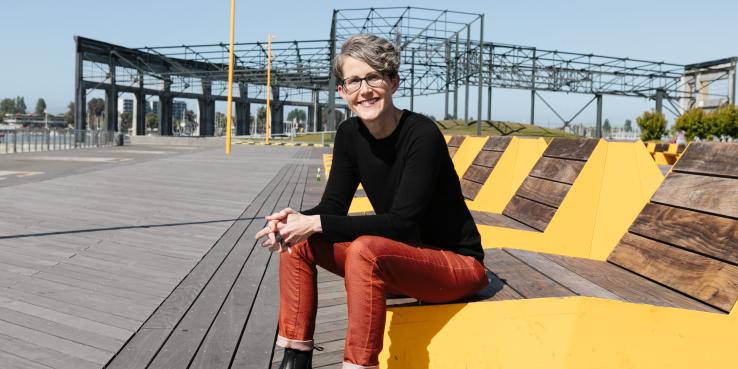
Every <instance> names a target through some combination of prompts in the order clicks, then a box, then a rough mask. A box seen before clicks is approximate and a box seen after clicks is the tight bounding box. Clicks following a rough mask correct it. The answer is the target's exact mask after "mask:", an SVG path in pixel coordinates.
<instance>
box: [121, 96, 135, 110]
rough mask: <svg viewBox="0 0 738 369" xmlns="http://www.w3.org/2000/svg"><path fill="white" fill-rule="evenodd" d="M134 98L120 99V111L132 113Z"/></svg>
mask: <svg viewBox="0 0 738 369" xmlns="http://www.w3.org/2000/svg"><path fill="white" fill-rule="evenodd" d="M134 109H135V108H134V105H133V99H124V98H119V99H118V113H131V114H133V111H134Z"/></svg>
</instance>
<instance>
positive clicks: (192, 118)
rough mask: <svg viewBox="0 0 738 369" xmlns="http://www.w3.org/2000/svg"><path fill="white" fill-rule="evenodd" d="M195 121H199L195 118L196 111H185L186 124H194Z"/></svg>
mask: <svg viewBox="0 0 738 369" xmlns="http://www.w3.org/2000/svg"><path fill="white" fill-rule="evenodd" d="M195 119H197V117H196V116H195V112H194V111H192V110H190V109H187V110H185V123H192V122H194V121H195Z"/></svg>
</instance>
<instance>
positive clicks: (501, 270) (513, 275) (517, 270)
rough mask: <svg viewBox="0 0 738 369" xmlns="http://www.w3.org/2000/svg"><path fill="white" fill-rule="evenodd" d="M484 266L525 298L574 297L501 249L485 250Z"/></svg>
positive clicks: (570, 292) (568, 291) (571, 293)
mask: <svg viewBox="0 0 738 369" xmlns="http://www.w3.org/2000/svg"><path fill="white" fill-rule="evenodd" d="M484 266H486V267H487V269H489V270H490V271H491V272H492V273H494V274H495V275H496V276H497V277H499V278H500V279H501V280H502V281H504V282H505V284H507V285H509V286H510V287H511V288H512V289H513V290H515V292H517V293H519V294H520V295H522V296H524V297H525V298H538V297H563V296H574V293H573V292H572V291H570V290H568V289H566V288H565V287H563V286H561V285H560V284H558V283H556V282H555V281H553V280H551V279H550V278H548V277H546V276H545V275H543V274H541V273H540V272H538V271H537V270H535V269H533V268H531V267H530V266H529V265H527V264H525V263H523V262H521V261H520V260H518V259H516V258H514V257H512V255H510V254H508V253H506V252H504V251H502V250H500V249H487V250H484Z"/></svg>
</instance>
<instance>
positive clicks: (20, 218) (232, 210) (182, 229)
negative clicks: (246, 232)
mask: <svg viewBox="0 0 738 369" xmlns="http://www.w3.org/2000/svg"><path fill="white" fill-rule="evenodd" d="M304 150H308V149H299V148H280V147H253V146H246V145H237V146H234V150H233V153H232V155H231V156H230V157H226V156H225V155H224V154H223V150H222V149H221V148H218V149H212V150H211V149H208V150H204V149H195V150H184V149H175V148H161V147H159V148H154V147H137V146H128V147H125V148H106V149H100V150H86V151H75V152H64V153H35V154H23V155H25V156H23V155H19V156H15V157H11V158H9V157H8V156H3V158H2V159H3V161H2V162H0V177H4V178H6V179H5V180H3V181H0V368H55V369H64V368H80V369H84V368H100V367H101V366H103V365H104V364H105V363H106V362H107V361H108V360H109V359H110V358H111V357H112V356H113V355H114V354H115V353H116V352H117V351H118V350H119V349H120V348H121V347H122V346H123V344H124V343H125V342H126V340H128V338H129V337H130V336H131V335H132V334H133V333H134V332H135V331H136V330H137V329H138V328H139V327H140V326H141V324H142V323H143V322H144V321H145V320H146V319H147V318H148V317H149V316H150V315H151V313H152V312H153V311H154V310H155V309H156V308H157V306H159V304H160V303H161V302H162V301H163V300H164V299H165V298H166V297H167V296H168V295H169V293H170V292H171V291H172V290H173V289H174V287H175V286H176V285H177V284H178V283H179V282H180V281H181V280H182V279H183V278H184V277H185V275H187V273H188V272H189V271H190V270H191V269H192V268H193V266H194V265H195V264H197V262H198V261H199V260H200V259H201V258H202V256H203V255H204V254H205V253H206V252H207V251H208V250H209V249H210V247H212V246H213V244H214V243H215V241H216V240H217V239H218V238H219V237H220V236H221V235H222V234H223V233H224V231H225V230H226V229H228V227H230V226H231V225H232V224H233V223H234V221H235V220H236V218H238V216H239V215H240V214H241V213H242V212H243V210H244V208H246V207H247V205H248V204H249V203H250V202H251V200H252V199H253V198H254V197H255V196H256V195H257V193H259V191H261V190H262V188H263V187H264V186H265V185H266V184H267V183H268V182H269V181H270V179H272V178H273V177H274V176H275V174H276V173H277V172H278V171H279V170H280V168H282V167H283V165H284V164H286V163H294V162H300V161H307V160H306V159H301V158H300V157H301V156H304ZM6 158H8V160H7V161H6ZM59 158H62V159H59ZM64 158H65V159H64ZM101 158H102V159H101ZM121 158H125V159H128V160H120V159H121ZM316 162H317V161H316ZM10 172H14V173H15V174H12V173H10ZM17 172H21V173H23V172H25V173H28V172H39V174H32V175H26V176H23V175H20V176H19V175H18V174H17Z"/></svg>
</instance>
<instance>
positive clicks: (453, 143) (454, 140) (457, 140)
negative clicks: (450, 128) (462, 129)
mask: <svg viewBox="0 0 738 369" xmlns="http://www.w3.org/2000/svg"><path fill="white" fill-rule="evenodd" d="M465 138H466V136H461V135H455V136H451V139H450V140H448V144H447V145H448V147H459V146H461V144H462V143H464V139H465Z"/></svg>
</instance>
